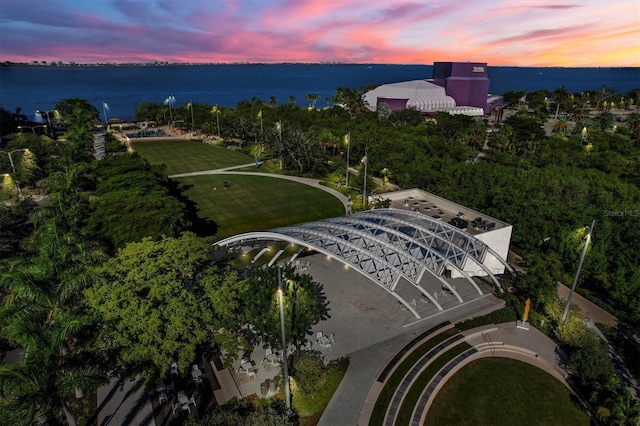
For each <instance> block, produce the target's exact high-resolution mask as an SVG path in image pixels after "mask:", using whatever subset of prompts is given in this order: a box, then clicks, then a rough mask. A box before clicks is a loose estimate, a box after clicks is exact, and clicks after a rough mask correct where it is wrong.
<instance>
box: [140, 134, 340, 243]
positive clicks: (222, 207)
mask: <svg viewBox="0 0 640 426" xmlns="http://www.w3.org/2000/svg"><path fill="white" fill-rule="evenodd" d="M133 149H134V150H135V151H136V152H138V153H139V154H140V155H141V156H143V157H144V158H146V159H147V160H149V162H151V163H152V164H165V165H166V166H167V174H169V175H173V174H181V173H188V172H195V171H203V170H213V169H219V168H224V167H231V166H236V165H241V164H249V163H251V162H252V161H253V158H251V157H249V156H247V155H244V154H241V153H238V152H236V151H233V150H230V149H227V148H220V147H217V146H213V145H207V144H203V143H200V142H192V141H187V140H183V139H173V140H158V141H156V140H152V141H143V142H140V141H134V142H133ZM252 170H256V169H255V168H252ZM259 171H261V172H267V171H268V168H267V167H261V168H260V169H259ZM176 180H177V181H179V182H180V183H181V184H182V185H183V186H184V187H185V188H186V191H185V195H186V196H187V197H188V198H189V199H190V200H191V201H193V202H194V203H195V204H197V208H198V216H199V217H201V218H208V219H211V220H213V221H214V222H215V223H216V224H217V225H218V229H217V233H216V237H218V239H222V238H225V237H229V236H231V235H235V234H239V233H242V232H248V231H264V230H268V229H272V228H276V227H279V226H286V225H293V224H296V223H303V222H310V221H314V220H319V219H324V218H327V217H335V216H340V215H344V214H345V210H344V206H343V205H342V203H341V202H340V201H339V200H338V199H337V198H336V197H334V196H332V195H331V194H329V193H327V192H325V191H322V190H319V189H317V188H313V187H310V186H308V185H304V184H301V183H297V182H292V181H288V180H284V179H278V178H275V177H274V178H270V177H262V176H243V175H232V174H220V175H200V176H188V177H183V178H178V179H176ZM224 181H227V183H228V184H229V188H228V189H224Z"/></svg>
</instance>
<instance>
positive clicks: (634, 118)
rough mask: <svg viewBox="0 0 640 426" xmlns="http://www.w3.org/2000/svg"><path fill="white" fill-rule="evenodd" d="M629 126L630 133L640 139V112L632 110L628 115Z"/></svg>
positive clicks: (634, 137)
mask: <svg viewBox="0 0 640 426" xmlns="http://www.w3.org/2000/svg"><path fill="white" fill-rule="evenodd" d="M626 122H627V127H628V128H629V134H630V135H631V137H632V138H633V139H636V140H637V139H640V113H639V112H632V113H630V114H629V115H627V121H626Z"/></svg>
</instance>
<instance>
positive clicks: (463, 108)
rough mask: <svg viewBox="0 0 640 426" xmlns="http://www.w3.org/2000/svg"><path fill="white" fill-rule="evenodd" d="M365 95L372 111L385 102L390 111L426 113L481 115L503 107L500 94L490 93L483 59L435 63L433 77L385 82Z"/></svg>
mask: <svg viewBox="0 0 640 426" xmlns="http://www.w3.org/2000/svg"><path fill="white" fill-rule="evenodd" d="M364 98H365V103H366V105H367V106H368V107H369V109H371V110H372V111H376V110H377V109H378V108H379V107H380V106H381V105H382V104H385V105H386V107H387V108H388V109H389V110H390V111H398V110H401V109H404V108H416V109H417V110H419V111H421V112H422V113H423V114H425V115H431V114H435V113H436V112H439V111H441V112H448V113H449V114H464V115H469V116H483V115H486V114H490V113H491V112H493V111H495V110H497V109H500V108H502V96H495V95H490V94H489V77H488V76H487V64H486V63H484V62H435V63H434V64H433V78H432V79H430V80H427V79H425V80H412V81H403V82H399V83H391V84H384V85H382V86H378V87H376V88H375V89H373V90H370V91H369V92H367V93H366V94H365V96H364Z"/></svg>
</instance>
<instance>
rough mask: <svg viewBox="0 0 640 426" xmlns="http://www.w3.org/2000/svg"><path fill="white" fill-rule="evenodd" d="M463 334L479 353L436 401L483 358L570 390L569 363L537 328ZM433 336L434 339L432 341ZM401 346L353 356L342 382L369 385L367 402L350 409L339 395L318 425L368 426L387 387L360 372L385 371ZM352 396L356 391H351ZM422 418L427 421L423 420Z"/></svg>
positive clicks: (485, 329) (499, 328)
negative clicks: (533, 370)
mask: <svg viewBox="0 0 640 426" xmlns="http://www.w3.org/2000/svg"><path fill="white" fill-rule="evenodd" d="M442 331H443V330H439V331H438V332H437V333H436V334H439V333H440V332H442ZM436 334H434V335H436ZM461 334H462V335H463V336H464V341H465V342H467V343H468V344H470V345H471V346H472V348H480V350H477V351H476V352H474V353H472V354H470V356H468V357H466V359H465V360H464V362H461V363H459V364H458V365H456V366H455V367H454V368H452V369H451V371H449V372H448V373H447V374H446V375H445V377H444V380H442V381H441V382H440V383H439V384H438V386H437V387H436V388H435V389H433V392H432V394H433V397H435V395H436V394H437V392H438V391H439V390H440V388H441V387H442V386H443V385H444V384H445V383H446V381H447V379H448V378H449V377H451V375H453V374H455V373H456V372H457V371H458V370H459V369H460V368H462V367H463V366H464V365H466V364H468V363H470V362H472V361H474V360H476V359H479V358H483V357H507V358H512V359H517V360H520V361H523V362H527V363H529V364H532V365H534V366H536V367H538V368H540V369H541V370H543V371H545V372H547V373H548V374H551V375H552V376H553V377H555V378H556V379H558V380H560V381H561V382H562V383H563V384H564V385H565V386H567V387H569V385H568V383H567V381H566V375H567V372H566V369H565V367H564V366H565V365H566V362H567V360H566V358H565V357H564V355H563V354H562V352H561V351H560V350H559V349H558V346H557V345H556V344H555V342H553V341H552V340H551V339H549V338H548V337H547V336H545V335H544V334H543V333H541V332H540V331H538V330H537V329H535V328H534V327H530V329H529V330H523V329H520V328H517V327H516V323H515V321H514V322H513V323H503V324H498V325H493V324H492V325H487V326H483V327H478V328H475V329H471V330H466V331H464V332H462V333H461ZM434 335H432V337H433V336H434ZM399 337H402V336H399ZM400 342H401V341H400V340H398V339H393V340H390V341H388V342H383V343H384V344H387V345H385V346H387V347H373V348H368V349H367V350H366V351H361V352H359V353H355V354H353V355H352V357H351V364H355V365H356V366H357V367H356V369H354V370H356V371H350V370H352V365H351V364H350V366H349V371H347V375H345V378H344V379H343V382H345V381H346V382H353V383H347V386H356V385H357V383H360V384H363V383H370V384H371V385H370V386H368V387H367V389H366V391H367V392H368V394H367V395H366V398H365V400H364V401H359V403H360V404H359V405H356V404H355V402H353V401H352V403H351V406H348V405H345V401H344V399H347V400H348V397H347V396H346V395H343V396H341V397H339V398H336V396H338V393H337V392H336V395H334V398H333V399H332V400H331V402H330V404H329V406H328V407H327V410H326V411H325V413H323V416H322V418H321V419H320V422H319V423H318V424H319V425H330V424H340V425H365V424H369V421H370V418H371V414H372V410H373V407H374V406H375V403H376V401H377V399H378V395H379V394H380V391H381V390H382V388H383V386H384V384H380V383H375V382H374V383H372V380H371V379H370V377H365V376H364V371H357V370H362V367H363V365H366V364H365V362H366V360H368V361H369V362H370V363H371V364H372V365H369V368H373V364H374V363H375V362H377V366H378V369H379V370H378V371H377V373H379V372H380V371H382V369H383V368H384V366H385V365H384V363H385V362H389V361H390V360H391V358H392V357H393V355H394V354H393V353H391V351H392V350H393V349H392V346H393V345H394V344H395V345H396V346H395V348H396V349H398V348H399V346H397V345H399V344H400ZM377 346H380V345H377ZM385 350H386V351H389V352H386V355H387V359H386V361H385V360H383V357H384V351H385ZM380 365H382V367H380ZM350 373H352V374H350ZM371 373H374V372H373V371H370V374H371ZM389 376H390V374H389ZM389 376H387V377H389ZM376 377H377V374H376ZM342 388H343V384H340V386H339V388H338V389H339V390H341V389H342ZM345 390H346V389H345ZM350 392H356V391H355V390H354V389H351V390H350ZM356 393H358V392H356ZM433 397H432V398H430V399H431V400H430V401H428V404H425V402H426V401H425V402H423V406H424V407H425V409H424V410H423V411H424V413H426V412H427V411H428V409H429V406H430V404H431V402H432V399H433ZM349 410H355V411H357V412H359V417H356V418H355V419H354V417H353V413H349V412H348V411H349ZM424 413H423V414H424ZM421 417H422V419H423V420H424V416H421Z"/></svg>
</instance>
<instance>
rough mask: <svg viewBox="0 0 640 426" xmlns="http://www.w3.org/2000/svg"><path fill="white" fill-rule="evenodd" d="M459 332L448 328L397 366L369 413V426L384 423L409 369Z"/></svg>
mask: <svg viewBox="0 0 640 426" xmlns="http://www.w3.org/2000/svg"><path fill="white" fill-rule="evenodd" d="M459 332H460V331H459V330H458V329H455V328H450V329H448V330H445V331H443V332H442V333H440V334H438V335H436V336H434V337H432V338H431V339H429V340H428V341H426V342H424V343H423V344H422V345H420V346H418V347H417V348H416V349H415V350H414V351H412V352H411V353H410V354H409V355H408V356H407V357H406V358H405V360H404V361H402V363H400V364H399V365H398V366H397V368H396V369H395V370H394V371H393V373H392V374H391V376H390V377H389V379H388V380H387V381H386V382H385V384H384V386H383V388H382V389H381V390H380V394H379V395H378V399H377V400H376V404H375V406H374V407H373V412H372V413H371V419H370V420H369V424H370V425H374V426H375V425H382V424H383V423H384V417H385V414H386V412H387V408H388V407H389V404H390V403H391V399H392V398H393V395H394V394H395V392H396V389H397V388H398V385H399V384H400V382H401V381H402V379H403V378H404V376H406V375H407V373H408V372H409V371H410V370H411V368H413V366H414V365H415V364H416V362H418V361H419V360H420V358H422V357H423V356H424V355H425V354H426V353H427V352H429V351H430V350H431V349H433V348H434V347H435V346H437V345H438V344H440V343H442V342H444V341H445V340H447V339H448V338H450V337H451V336H454V335H456V334H458V333H459Z"/></svg>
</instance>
